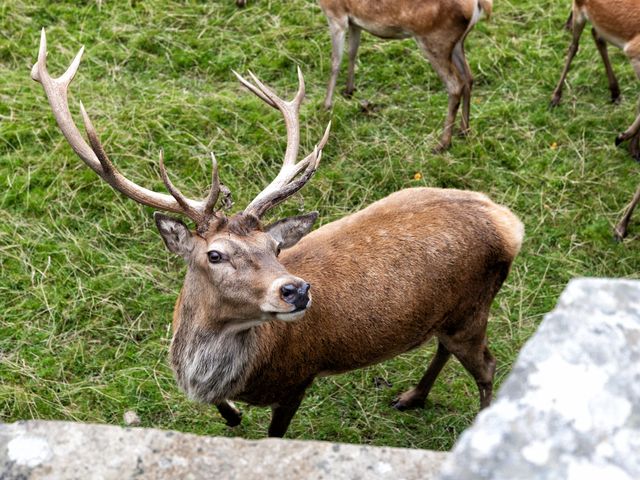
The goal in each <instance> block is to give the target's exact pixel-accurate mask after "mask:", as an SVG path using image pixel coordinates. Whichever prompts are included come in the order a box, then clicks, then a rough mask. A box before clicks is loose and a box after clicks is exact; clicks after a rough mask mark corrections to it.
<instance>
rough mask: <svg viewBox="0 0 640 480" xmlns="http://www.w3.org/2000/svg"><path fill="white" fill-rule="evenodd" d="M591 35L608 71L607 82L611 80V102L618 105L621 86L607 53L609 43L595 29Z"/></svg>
mask: <svg viewBox="0 0 640 480" xmlns="http://www.w3.org/2000/svg"><path fill="white" fill-rule="evenodd" d="M591 35H593V40H594V41H595V42H596V47H597V48H598V52H600V56H601V57H602V61H603V62H604V68H605V70H606V71H607V80H609V91H610V92H611V101H612V102H613V103H618V101H619V100H620V86H619V85H618V80H617V79H616V75H615V74H614V73H613V68H612V67H611V61H610V60H609V53H608V52H607V42H606V40H605V39H604V38H602V37H601V36H600V35H598V32H597V31H596V29H595V28H592V29H591Z"/></svg>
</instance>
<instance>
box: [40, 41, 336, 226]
mask: <svg viewBox="0 0 640 480" xmlns="http://www.w3.org/2000/svg"><path fill="white" fill-rule="evenodd" d="M83 51H84V47H82V48H81V49H80V51H79V52H78V54H77V55H76V57H75V58H74V60H73V62H72V63H71V65H70V66H69V68H68V69H67V71H66V72H65V73H64V74H63V75H62V76H60V77H59V78H51V76H50V75H49V73H48V72H47V64H46V59H47V39H46V36H45V32H44V29H42V35H41V37H40V51H39V53H38V61H37V62H36V63H35V65H34V66H33V68H32V69H31V77H32V78H33V79H34V80H36V81H37V82H40V84H42V87H43V88H44V91H45V94H46V95H47V99H48V100H49V104H50V105H51V109H52V110H53V115H54V117H55V119H56V122H57V123H58V126H59V127H60V130H61V131H62V134H63V135H64V137H65V138H66V139H67V142H69V145H71V148H73V150H74V151H75V152H76V154H77V155H78V156H79V157H80V158H81V159H82V160H83V161H84V162H85V163H86V164H87V165H88V166H89V167H90V168H91V169H92V170H93V171H94V172H96V173H97V174H98V175H99V176H100V178H102V179H103V180H104V181H105V182H107V183H108V184H109V185H111V186H112V187H113V188H114V189H116V190H118V191H119V192H120V193H122V194H124V195H125V196H127V197H129V198H131V199H133V200H135V201H136V202H139V203H142V204H144V205H148V206H150V207H154V208H158V209H160V210H166V211H169V212H175V213H181V214H184V215H186V216H187V217H189V218H191V219H192V220H193V221H194V222H195V223H196V225H197V227H198V231H206V229H207V227H208V225H209V221H210V220H211V218H212V217H215V216H216V211H215V206H216V203H217V202H218V198H219V197H220V194H221V193H222V194H223V195H222V197H223V198H222V201H221V204H222V205H221V208H222V209H228V208H230V206H231V198H230V196H231V192H230V191H229V189H228V188H227V187H225V186H224V185H222V184H221V183H220V179H219V177H218V163H217V161H216V157H215V156H214V155H213V153H212V154H211V161H212V164H213V173H212V185H211V190H210V192H209V195H208V196H207V198H206V199H204V200H192V199H190V198H187V197H185V196H184V195H183V194H182V192H180V190H178V188H177V187H176V186H175V185H173V183H172V182H171V180H170V179H169V176H168V174H167V171H166V169H165V166H164V157H163V153H162V151H161V152H160V174H161V176H162V180H163V181H164V184H165V186H166V187H167V190H168V191H169V193H171V195H166V194H164V193H158V192H154V191H152V190H148V189H146V188H144V187H141V186H140V185H138V184H136V183H134V182H132V181H131V180H129V179H127V178H126V177H125V176H124V175H122V173H120V172H119V171H118V169H117V168H116V167H115V166H114V164H113V163H112V162H111V160H109V157H108V156H107V154H106V152H105V150H104V147H103V146H102V143H101V142H100V139H99V138H98V134H97V133H96V130H95V128H94V127H93V124H92V123H91V120H90V119H89V116H88V115H87V112H86V111H85V109H84V107H83V106H82V103H81V104H80V111H81V113H82V119H83V121H84V125H85V130H86V132H87V137H88V139H89V143H90V145H89V144H87V142H86V141H85V140H84V138H82V135H81V134H80V131H79V130H78V127H77V126H76V124H75V123H74V121H73V118H72V117H71V112H70V111H69V104H68V99H67V91H68V88H69V85H70V84H71V81H72V80H73V77H74V76H75V74H76V72H77V71H78V67H79V66H80V58H81V57H82V53H83ZM234 73H235V75H236V76H237V77H238V79H239V80H240V82H242V84H243V85H244V86H245V87H247V88H248V89H249V90H251V91H252V92H253V93H254V94H256V95H257V96H258V97H259V98H261V99H262V100H264V101H265V102H266V103H267V104H269V105H271V106H272V107H273V108H277V109H278V110H280V111H281V112H282V114H283V116H284V120H285V124H286V127H287V150H286V152H285V157H284V162H283V165H282V169H281V170H280V173H279V174H278V176H277V177H276V178H275V179H274V180H273V181H272V182H271V183H270V184H269V186H267V188H265V189H264V190H263V191H262V192H261V193H260V194H259V195H258V196H257V197H256V198H255V199H254V200H253V201H252V202H251V203H250V204H249V206H248V207H247V208H246V209H245V210H244V213H245V214H252V215H255V216H256V217H258V218H260V217H262V215H264V213H265V212H266V211H267V210H269V209H270V208H272V207H274V206H275V205H277V204H278V203H280V202H282V201H283V200H285V199H286V198H288V197H290V196H291V195H293V194H294V193H295V192H297V191H298V190H300V189H301V188H302V187H303V186H304V184H305V183H307V181H308V180H309V179H310V178H311V176H312V175H313V173H314V172H315V171H316V168H318V163H319V162H320V157H321V156H322V149H323V148H324V146H325V144H326V143H327V140H328V138H329V130H330V128H331V122H329V125H327V129H326V131H325V133H324V135H323V137H322V139H321V140H320V143H319V144H318V145H316V147H315V148H314V150H313V152H312V153H311V154H310V155H308V156H307V157H305V158H304V159H303V160H301V161H300V162H298V163H296V158H297V156H298V147H299V145H300V122H299V111H300V104H301V103H302V100H303V98H304V78H303V77H302V72H301V71H300V69H298V81H299V88H298V93H297V94H296V96H295V98H294V99H293V100H292V101H290V102H286V101H284V100H282V99H281V98H279V97H278V96H277V95H276V94H275V93H274V92H273V91H272V90H271V89H270V88H269V87H267V86H266V85H264V84H263V83H262V82H261V81H260V80H258V79H257V78H256V77H255V75H253V73H249V75H250V76H251V78H252V80H253V81H254V82H255V85H254V84H252V83H250V82H248V81H247V80H245V79H244V78H242V77H241V76H240V75H238V74H237V73H236V72H234Z"/></svg>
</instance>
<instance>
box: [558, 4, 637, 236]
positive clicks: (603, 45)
mask: <svg viewBox="0 0 640 480" xmlns="http://www.w3.org/2000/svg"><path fill="white" fill-rule="evenodd" d="M587 20H588V21H590V22H591V25H592V28H591V34H592V35H593V38H594V40H595V42H596V47H597V48H598V52H600V56H601V57H602V61H603V62H604V67H605V70H606V72H607V79H608V80H609V90H610V92H611V101H613V102H615V103H617V102H618V101H619V99H620V87H619V86H618V80H617V79H616V76H615V74H614V73H613V68H612V67H611V62H610V60H609V55H608V53H607V42H610V43H612V44H614V45H616V46H617V47H619V48H621V49H622V50H623V51H624V53H625V55H626V56H627V58H629V60H630V61H631V65H632V66H633V69H634V70H635V72H636V76H637V77H638V78H640V4H639V3H638V2H637V1H636V0H616V1H615V2H614V1H609V0H574V1H573V4H572V10H571V14H570V15H569V19H568V20H567V25H570V26H571V28H570V30H571V32H572V36H573V38H572V40H571V45H570V46H569V52H568V54H567V62H566V64H565V66H564V69H563V70H562V74H561V75H560V80H559V82H558V85H557V86H556V88H555V90H554V91H553V96H552V97H551V106H552V107H555V106H557V105H558V104H559V103H560V99H561V98H562V88H563V86H564V82H565V79H566V77H567V73H568V72H569V67H570V66H571V61H572V60H573V57H575V55H576V53H577V52H578V46H579V42H580V35H581V34H582V31H583V30H584V27H585V25H586V24H587ZM627 140H630V143H629V152H630V153H631V156H632V157H633V158H634V159H635V160H636V161H640V114H639V115H638V116H637V117H636V119H635V121H634V122H633V123H632V124H631V126H629V128H627V129H626V130H625V131H624V132H622V133H620V134H619V135H618V136H617V137H616V140H615V143H616V145H620V144H621V143H622V142H624V141H627ZM639 200H640V189H639V191H637V192H636V194H635V195H634V197H633V199H632V201H631V203H630V204H629V206H628V207H627V208H626V210H625V213H624V215H623V217H622V219H621V220H620V222H619V223H618V224H617V225H616V227H615V229H614V237H615V239H616V240H618V241H621V240H622V239H623V238H624V237H625V236H626V235H627V226H628V224H629V220H630V219H631V215H632V213H633V210H634V209H635V207H636V204H637V203H638V201H639Z"/></svg>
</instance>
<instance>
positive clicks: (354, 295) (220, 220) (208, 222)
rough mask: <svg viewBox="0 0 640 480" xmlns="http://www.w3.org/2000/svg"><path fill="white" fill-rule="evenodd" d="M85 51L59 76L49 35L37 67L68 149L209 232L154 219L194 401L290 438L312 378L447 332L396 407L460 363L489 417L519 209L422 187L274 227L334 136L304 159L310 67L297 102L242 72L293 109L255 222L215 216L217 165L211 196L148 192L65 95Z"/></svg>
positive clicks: (146, 200)
mask: <svg viewBox="0 0 640 480" xmlns="http://www.w3.org/2000/svg"><path fill="white" fill-rule="evenodd" d="M81 53H82V51H81V52H80V53H79V54H78V55H77V56H76V58H75V60H74V61H73V63H72V64H71V66H70V67H69V69H68V70H67V72H66V73H64V74H63V75H62V76H61V77H60V78H58V79H53V78H51V77H50V76H49V74H48V73H47V70H46V64H45V59H46V41H45V36H44V31H43V34H42V39H41V44H40V53H39V56H38V61H37V63H36V64H35V65H34V67H33V71H32V77H33V78H34V79H35V80H37V81H38V82H40V83H41V84H42V86H43V87H44V90H45V93H46V95H47V97H48V99H49V103H50V105H51V108H52V110H53V113H54V116H55V118H56V120H57V122H58V125H59V127H60V129H61V130H62V133H63V134H64V136H65V137H66V139H67V141H68V142H69V143H70V145H71V147H72V148H73V149H74V151H75V152H76V153H77V154H78V155H79V156H80V157H81V158H82V160H84V162H85V163H86V164H87V165H88V166H89V167H91V169H93V170H94V171H95V172H96V173H97V174H98V175H99V176H100V177H101V178H103V179H104V180H105V181H106V182H107V183H109V185H111V186H112V187H113V188H115V189H116V190H118V191H120V192H121V193H123V194H125V195H126V196H128V197H130V198H132V199H134V200H135V201H137V202H140V203H143V204H145V205H150V206H153V207H156V208H159V209H161V210H168V211H171V212H179V213H182V214H184V215H186V216H187V217H189V218H190V219H191V220H193V222H194V223H195V225H196V229H195V230H194V231H190V230H189V228H188V227H187V225H185V224H184V223H183V222H182V221H180V220H178V219H174V218H171V217H169V216H167V215H164V214H161V213H156V214H155V219H156V224H157V226H158V229H159V231H160V234H161V236H162V238H163V239H164V242H165V244H166V246H167V248H168V249H169V250H170V251H171V252H173V253H175V254H177V255H180V256H182V257H183V258H184V260H185V261H186V263H187V273H186V277H185V280H184V285H183V287H182V290H181V292H180V295H179V297H178V300H177V302H176V306H175V310H174V315H173V340H172V345H171V353H170V357H171V364H172V366H173V369H174V372H175V375H176V379H177V381H178V384H179V385H180V387H181V388H182V389H183V390H184V391H185V392H186V394H187V395H188V396H189V397H190V398H192V399H195V400H198V401H201V402H206V403H209V404H214V405H216V406H217V408H218V410H219V411H220V413H221V414H222V416H223V417H224V418H225V419H226V421H227V424H228V425H231V426H234V425H237V424H238V423H239V422H240V411H239V410H238V409H237V408H236V407H235V406H234V405H233V403H232V402H231V401H232V400H241V401H245V402H247V403H250V404H253V405H262V406H271V407H272V409H273V417H272V421H271V425H270V426H269V435H270V436H282V435H284V434H285V432H286V431H287V428H288V426H289V423H290V421H291V418H292V417H293V415H294V413H295V412H296V410H297V409H298V406H299V405H300V402H301V400H302V398H303V395H304V392H305V390H306V389H307V387H309V385H311V383H312V382H313V380H314V378H315V377H317V376H323V375H332V374H338V373H342V372H346V371H349V370H353V369H356V368H361V367H366V366H368V365H372V364H374V363H377V362H381V361H383V360H386V359H388V358H391V357H394V356H395V355H398V354H400V353H403V352H406V351H408V350H411V349H413V348H416V347H418V346H419V345H422V344H423V343H424V342H425V341H427V340H428V339H429V338H430V337H433V336H435V337H437V339H438V348H437V352H436V355H435V358H434V359H433V361H432V362H431V364H430V365H429V367H428V369H427V371H426V373H425V375H424V376H423V377H422V379H421V380H420V382H419V383H418V385H417V386H416V387H415V388H413V389H411V390H409V391H407V392H405V393H403V394H401V395H400V396H399V397H398V398H397V399H396V400H395V401H394V406H395V407H396V408H398V409H400V410H402V409H407V408H413V407H421V406H423V405H424V403H425V398H426V397H427V394H428V393H429V390H430V389H431V386H432V384H433V382H434V381H435V379H436V377H437V375H438V373H439V372H440V370H441V369H442V367H443V366H444V364H445V362H446V361H447V360H448V358H449V357H450V355H451V354H453V355H454V356H455V357H457V358H458V359H459V360H460V362H461V363H462V365H463V366H464V367H465V368H466V369H467V370H468V371H469V373H470V374H471V375H472V376H473V378H474V379H475V381H476V383H477V385H478V388H479V391H480V406H481V407H486V406H487V405H489V402H490V401H491V395H492V384H493V375H494V369H495V360H494V358H493V356H492V355H491V353H490V352H489V349H488V347H487V337H486V327H487V318H488V315H489V309H490V306H491V301H492V300H493V298H494V296H495V295H496V293H497V292H498V290H499V289H500V286H501V285H502V283H503V281H504V279H505V278H506V276H507V274H508V272H509V269H510V265H511V262H512V261H513V259H514V257H515V256H516V254H517V253H518V251H519V249H520V244H521V241H522V237H523V227H522V224H521V223H520V221H519V220H518V218H517V217H516V216H515V215H513V214H512V213H511V212H510V211H509V210H508V209H507V208H505V207H502V206H499V205H496V204H495V203H493V202H491V200H489V198H487V197H486V196H485V195H483V194H481V193H475V192H464V191H459V190H441V189H433V188H412V189H407V190H402V191H400V192H397V193H394V194H392V195H390V196H388V197H386V198H384V199H382V200H379V201H377V202H375V203H373V204H372V205H370V206H368V207H367V208H365V209H364V210H361V211H359V212H356V213H354V214H352V215H348V216H346V217H344V218H342V219H340V220H337V221H335V222H332V223H329V224H327V225H324V226H323V227H321V228H319V229H317V230H316V231H314V232H313V233H310V234H309V235H306V234H307V233H308V232H309V231H310V230H311V227H312V225H313V223H314V221H315V220H316V217H317V213H315V212H314V213H308V214H306V215H301V216H297V217H291V218H286V219H283V220H279V221H277V222H275V223H272V224H270V225H265V224H263V222H262V220H261V219H262V217H263V216H264V214H265V213H266V212H267V211H268V210H269V209H271V208H272V207H274V206H275V205H277V204H279V203H280V202H282V201H284V200H286V199H287V198H288V197H290V196H291V195H292V194H293V193H294V192H296V191H298V190H299V189H300V188H302V186H303V185H304V184H305V183H306V182H307V181H308V180H309V179H310V178H311V176H312V175H313V173H314V172H315V170H316V168H317V166H318V162H319V161H320V156H321V152H322V149H323V147H324V145H325V143H326V141H327V138H328V132H329V127H327V131H326V132H325V134H324V136H323V138H322V140H321V141H320V142H319V144H318V145H317V146H316V148H315V149H314V151H313V152H312V153H311V154H310V155H308V156H307V157H305V158H304V159H302V160H300V161H298V162H296V159H297V156H298V148H299V143H300V125H299V109H300V104H301V102H302V99H303V97H304V81H303V78H302V74H301V73H300V71H298V80H299V88H298V92H297V94H296V95H295V97H294V99H293V100H292V101H284V100H282V99H281V98H279V97H278V96H277V95H276V94H275V93H274V92H273V91H272V90H271V89H270V88H269V87H267V86H266V85H264V84H263V83H262V82H260V81H259V80H258V79H257V78H256V77H255V76H253V74H251V79H252V80H253V83H250V82H248V81H247V80H245V79H244V78H242V77H241V76H239V75H237V74H236V75H237V76H238V79H239V80H240V82H241V83H242V84H243V85H244V86H245V87H246V88H247V89H249V90H250V91H251V92H253V93H254V94H255V95H257V96H258V97H259V98H260V99H262V100H263V101H264V102H265V103H267V104H268V105H270V106H271V107H273V108H276V109H278V110H279V111H280V112H281V113H282V115H283V116H284V121H285V125H286V129H287V148H286V151H285V154H284V162H283V165H282V169H281V170H280V173H279V174H278V175H277V177H276V178H275V180H273V182H271V184H270V185H269V186H268V187H267V188H266V189H265V190H263V191H262V192H261V193H260V194H259V195H258V196H257V197H256V198H255V199H254V200H253V201H251V203H249V205H248V206H247V207H246V208H245V209H244V211H242V212H240V213H237V214H235V215H233V216H230V217H227V216H226V215H225V213H224V212H223V211H222V210H216V208H215V206H216V203H217V198H218V196H219V192H220V183H219V178H218V173H217V166H216V163H215V160H214V165H213V186H212V188H211V191H210V193H209V195H208V196H207V198H206V199H205V200H202V201H196V200H191V199H188V198H186V197H185V196H184V195H183V194H182V193H181V192H180V191H179V190H178V189H177V188H176V187H175V186H174V185H173V184H172V183H171V181H170V180H169V177H168V176H167V173H166V171H165V168H164V164H163V162H162V157H161V162H160V171H161V173H162V178H163V180H164V183H165V185H166V187H167V189H168V190H169V192H170V193H171V196H169V195H166V194H162V193H156V192H152V191H149V190H146V189H144V188H142V187H140V186H138V185H136V184H134V183H133V182H131V181H129V180H127V179H126V178H125V177H124V176H122V175H121V174H120V173H119V172H118V170H117V169H116V167H115V166H114V165H113V163H111V161H110V160H109V159H108V157H107V155H106V154H105V150H104V149H103V147H102V145H101V143H100V141H99V139H98V136H97V134H96V131H95V129H94V127H93V126H92V124H91V122H90V121H89V117H88V116H87V114H86V112H85V111H84V109H83V108H82V107H81V109H82V116H83V119H84V123H85V127H86V130H87V136H88V138H89V143H90V145H88V144H87V143H86V142H85V140H84V139H83V137H82V136H81V134H80V132H79V130H78V128H77V127H76V125H75V124H74V122H73V120H72V118H71V114H70V112H69V107H68V103H67V88H68V86H69V83H70V82H71V80H72V78H73V76H74V74H75V73H76V70H77V68H78V65H79V62H80V54H81ZM212 158H213V157H212ZM305 235H306V236H305ZM281 250H282V251H281ZM310 289H311V290H310ZM311 292H313V302H312V296H311Z"/></svg>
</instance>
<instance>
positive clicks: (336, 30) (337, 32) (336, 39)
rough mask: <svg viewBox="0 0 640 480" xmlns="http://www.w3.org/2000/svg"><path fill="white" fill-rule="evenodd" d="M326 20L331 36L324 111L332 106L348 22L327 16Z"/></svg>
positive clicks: (344, 19)
mask: <svg viewBox="0 0 640 480" xmlns="http://www.w3.org/2000/svg"><path fill="white" fill-rule="evenodd" d="M327 19H328V20H329V33H330V34H331V76H330V77H329V84H328V85H327V96H326V98H325V100H324V106H325V108H326V109H329V108H331V106H332V104H333V100H332V99H333V91H334V90H335V88H336V82H337V81H338V73H340V63H341V62H342V55H343V53H344V39H345V36H346V32H347V27H348V26H349V21H348V19H347V18H346V17H344V18H338V17H332V16H329V15H327Z"/></svg>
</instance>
